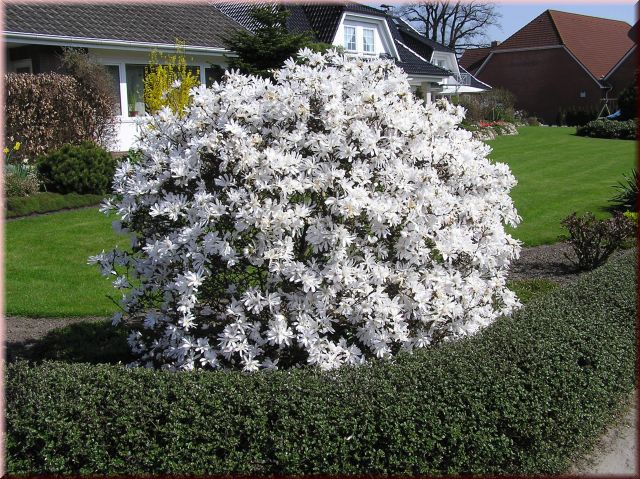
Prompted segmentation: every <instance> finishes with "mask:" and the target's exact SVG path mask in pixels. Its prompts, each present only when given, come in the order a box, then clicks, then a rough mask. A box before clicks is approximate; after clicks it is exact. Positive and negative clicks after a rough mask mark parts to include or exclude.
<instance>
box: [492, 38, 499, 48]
mask: <svg viewBox="0 0 640 479" xmlns="http://www.w3.org/2000/svg"><path fill="white" fill-rule="evenodd" d="M501 43H502V42H501V41H500V40H494V41H492V42H491V48H493V47H497V46H498V45H500V44H501Z"/></svg>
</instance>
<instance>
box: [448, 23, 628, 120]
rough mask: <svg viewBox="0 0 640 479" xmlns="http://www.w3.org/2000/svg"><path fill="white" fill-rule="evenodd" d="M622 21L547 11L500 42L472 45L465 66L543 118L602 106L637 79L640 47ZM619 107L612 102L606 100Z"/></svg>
mask: <svg viewBox="0 0 640 479" xmlns="http://www.w3.org/2000/svg"><path fill="white" fill-rule="evenodd" d="M630 30H631V26H630V25H629V24H628V23H626V22H622V21H618V20H609V19H605V18H598V17H591V16H587V15H579V14H575V13H567V12H560V11H557V10H546V11H544V12H543V13H542V14H540V15H539V16H538V17H536V18H535V19H533V20H532V21H531V22H529V23H528V24H527V25H525V26H524V27H522V28H521V29H520V30H518V31H517V32H516V33H514V34H513V35H511V36H510V37H509V38H508V39H507V40H505V41H504V42H502V43H499V42H493V43H492V45H491V46H490V47H487V48H476V49H469V50H466V51H465V52H464V54H463V55H462V57H461V58H460V64H461V65H462V67H463V68H465V69H466V70H468V71H469V72H470V73H472V74H473V75H475V76H476V77H477V78H478V79H479V80H481V81H483V82H487V83H490V84H491V85H492V86H493V87H494V88H498V87H499V88H505V89H507V90H509V91H511V92H512V93H513V94H514V95H515V96H516V107H517V108H519V109H523V110H525V111H526V112H528V114H529V115H532V116H537V117H538V118H540V119H542V120H543V121H544V122H545V123H556V122H557V119H558V114H559V112H560V111H567V110H570V109H579V110H596V111H600V110H601V109H602V107H603V104H604V103H605V102H604V101H603V99H606V98H616V97H617V95H618V94H619V93H620V91H621V90H622V89H624V88H625V87H626V86H628V85H629V84H631V83H632V82H633V81H634V76H633V75H634V73H633V72H634V70H635V62H636V47H635V43H634V41H633V40H632V38H631V37H630V36H629V33H630ZM607 103H608V105H609V108H615V105H614V104H613V102H607Z"/></svg>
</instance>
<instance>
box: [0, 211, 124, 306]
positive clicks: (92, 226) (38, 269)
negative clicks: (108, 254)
mask: <svg viewBox="0 0 640 479" xmlns="http://www.w3.org/2000/svg"><path fill="white" fill-rule="evenodd" d="M5 241H6V243H5V302H6V314H8V315H22V316H31V317H61V316H68V317H70V316H107V315H110V314H112V313H113V312H114V311H115V310H116V306H115V305H114V304H113V303H112V302H111V301H110V300H109V299H108V298H107V297H106V296H107V295H113V294H114V293H115V292H116V290H115V289H113V287H112V286H111V282H110V281H109V280H108V279H106V278H103V277H102V276H100V273H99V271H98V268H97V267H96V266H90V265H87V258H88V257H89V256H90V255H94V254H98V253H100V251H102V250H103V249H105V250H109V249H112V248H113V247H114V246H115V245H116V244H119V245H120V246H122V247H126V246H127V243H128V240H127V239H126V238H124V237H120V236H117V235H116V234H115V233H113V232H112V231H111V219H109V218H107V217H105V216H104V215H103V214H101V213H99V212H98V210H97V208H88V209H82V210H76V211H65V212H61V213H54V214H50V215H44V216H37V217H31V218H23V219H18V220H14V221H8V222H6V223H5Z"/></svg>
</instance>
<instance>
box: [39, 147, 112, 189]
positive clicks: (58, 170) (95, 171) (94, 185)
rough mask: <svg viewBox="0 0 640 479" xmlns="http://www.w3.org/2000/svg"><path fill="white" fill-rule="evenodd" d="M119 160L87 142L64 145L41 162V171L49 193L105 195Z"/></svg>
mask: <svg viewBox="0 0 640 479" xmlns="http://www.w3.org/2000/svg"><path fill="white" fill-rule="evenodd" d="M115 168H116V160H114V159H113V157H112V156H111V154H110V153H108V152H107V151H105V150H104V149H102V148H100V147H99V146H97V145H95V144H94V143H91V142H88V141H85V142H83V143H81V144H79V145H77V146H75V145H64V146H63V147H62V148H60V149H59V150H56V151H54V152H52V153H50V154H49V155H47V156H44V157H41V158H39V159H38V171H39V173H40V175H41V176H42V180H43V182H44V185H45V188H46V189H47V191H53V192H55V193H63V194H64V193H80V194H97V195H104V194H107V193H108V192H109V191H110V188H111V182H112V180H113V174H114V172H115Z"/></svg>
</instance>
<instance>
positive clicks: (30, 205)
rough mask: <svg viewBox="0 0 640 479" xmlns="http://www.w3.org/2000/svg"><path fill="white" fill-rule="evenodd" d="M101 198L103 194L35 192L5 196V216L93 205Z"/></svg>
mask: <svg viewBox="0 0 640 479" xmlns="http://www.w3.org/2000/svg"><path fill="white" fill-rule="evenodd" d="M103 198H104V196H103V195H79V194H77V193H69V194H68V195H61V194H59V193H36V194H34V195H31V196H24V197H15V198H7V200H6V203H7V211H6V213H5V216H6V217H7V218H18V217H20V216H27V215H31V214H38V213H49V212H52V211H60V210H66V209H72V208H82V207H84V206H94V205H97V204H99V203H100V202H101V201H102V199H103Z"/></svg>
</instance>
